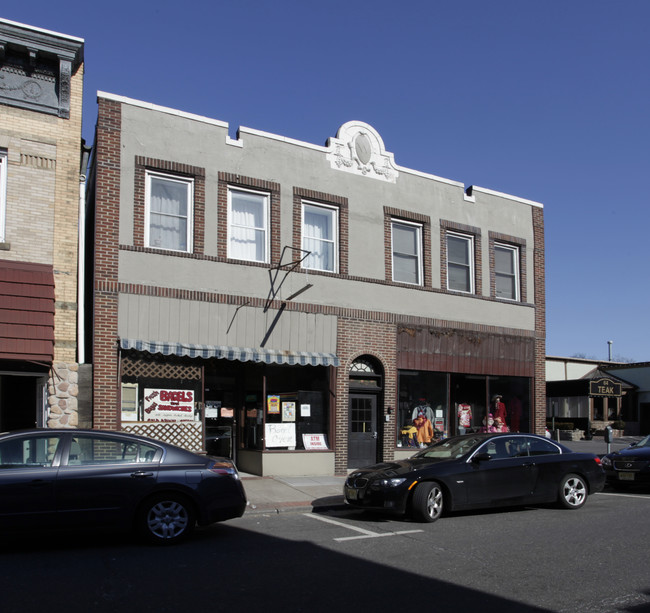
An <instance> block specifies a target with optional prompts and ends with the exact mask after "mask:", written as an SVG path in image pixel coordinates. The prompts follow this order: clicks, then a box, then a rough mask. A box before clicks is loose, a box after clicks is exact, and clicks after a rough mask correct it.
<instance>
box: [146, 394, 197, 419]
mask: <svg viewBox="0 0 650 613" xmlns="http://www.w3.org/2000/svg"><path fill="white" fill-rule="evenodd" d="M144 418H145V420H146V421H193V420H194V390H167V389H152V388H148V389H145V390H144Z"/></svg>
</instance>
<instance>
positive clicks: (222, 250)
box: [217, 172, 282, 265]
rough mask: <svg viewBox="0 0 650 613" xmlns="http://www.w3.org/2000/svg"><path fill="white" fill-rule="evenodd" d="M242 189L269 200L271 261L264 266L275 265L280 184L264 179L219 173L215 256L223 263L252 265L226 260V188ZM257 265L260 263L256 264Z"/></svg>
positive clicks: (278, 237)
mask: <svg viewBox="0 0 650 613" xmlns="http://www.w3.org/2000/svg"><path fill="white" fill-rule="evenodd" d="M230 186H232V187H243V188H248V189H254V190H258V191H263V192H268V193H269V198H270V211H269V215H270V225H271V227H270V228H269V232H270V233H271V236H270V237H269V238H270V246H271V253H270V258H271V261H270V262H268V263H266V264H269V263H270V264H272V265H273V264H277V263H278V262H279V261H280V255H281V253H282V245H281V244H280V184H279V183H274V182H272V181H265V180H264V179H255V178H253V177H242V176H241V175H237V174H233V173H228V172H220V173H219V184H218V188H217V241H218V244H217V254H218V255H219V257H220V258H223V261H227V262H238V263H240V262H241V263H252V262H245V261H244V260H233V259H231V258H228V187H230ZM257 263H258V264H259V263H260V262H257Z"/></svg>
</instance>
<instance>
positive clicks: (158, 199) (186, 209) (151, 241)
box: [145, 172, 194, 252]
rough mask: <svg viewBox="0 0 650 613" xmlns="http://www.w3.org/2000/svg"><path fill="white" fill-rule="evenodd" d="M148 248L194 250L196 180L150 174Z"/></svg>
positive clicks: (147, 213) (147, 208)
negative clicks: (193, 201)
mask: <svg viewBox="0 0 650 613" xmlns="http://www.w3.org/2000/svg"><path fill="white" fill-rule="evenodd" d="M146 190H147V193H146V217H147V221H146V224H145V244H146V245H147V246H148V247H154V248H156V249H169V250H171V251H184V252H190V251H191V250H192V208H193V203H192V199H193V197H192V194H193V192H194V182H193V181H192V179H186V178H183V177H173V176H170V175H162V174H158V173H154V172H148V173H147V184H146Z"/></svg>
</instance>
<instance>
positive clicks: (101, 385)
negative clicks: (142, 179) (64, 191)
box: [93, 98, 122, 430]
mask: <svg viewBox="0 0 650 613" xmlns="http://www.w3.org/2000/svg"><path fill="white" fill-rule="evenodd" d="M121 115H122V114H121V105H120V103H118V102H114V101H110V100H104V99H102V98H100V99H99V108H98V117H97V138H96V151H95V155H96V159H97V183H96V210H95V268H94V305H93V427H94V428H106V429H111V430H115V429H117V428H118V427H119V423H118V415H119V412H118V410H117V408H118V401H119V393H118V390H119V377H118V359H117V357H118V346H117V278H118V245H119V224H118V221H119V206H120V157H121V156H120V132H121V124H122V120H121Z"/></svg>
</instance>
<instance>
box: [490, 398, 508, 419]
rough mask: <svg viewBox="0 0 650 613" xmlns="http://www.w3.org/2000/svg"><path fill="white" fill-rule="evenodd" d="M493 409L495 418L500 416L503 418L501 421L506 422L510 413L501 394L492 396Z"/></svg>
mask: <svg viewBox="0 0 650 613" xmlns="http://www.w3.org/2000/svg"><path fill="white" fill-rule="evenodd" d="M491 409H492V417H494V419H496V418H497V417H498V418H499V419H500V420H501V423H502V424H505V423H506V418H507V417H508V413H507V412H506V405H505V404H504V403H503V396H501V394H495V395H494V396H493V397H492V407H491Z"/></svg>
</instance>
